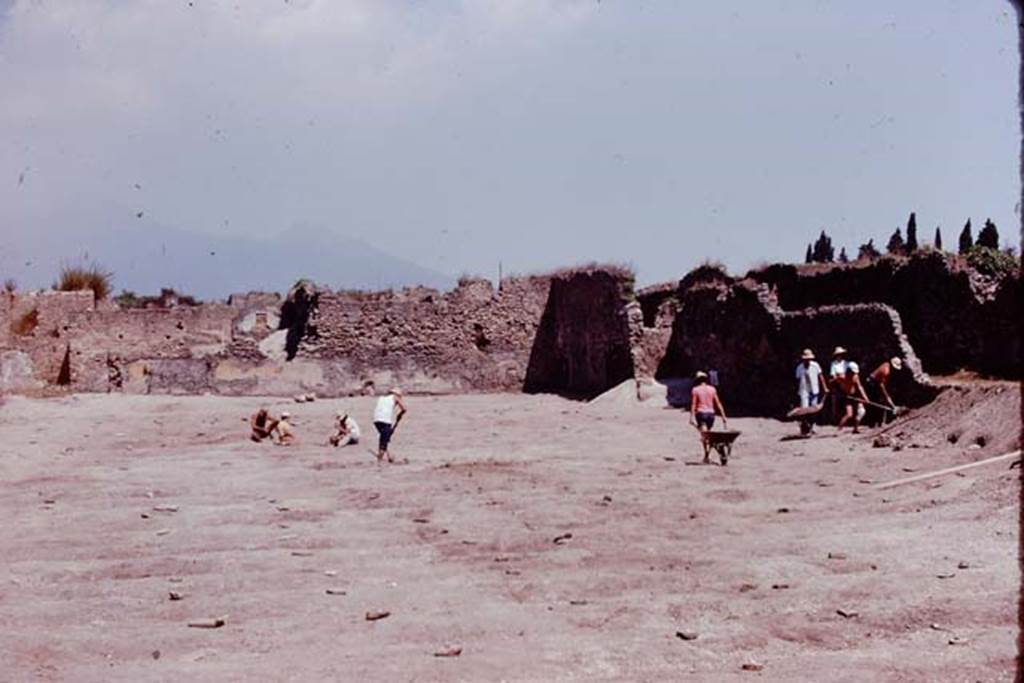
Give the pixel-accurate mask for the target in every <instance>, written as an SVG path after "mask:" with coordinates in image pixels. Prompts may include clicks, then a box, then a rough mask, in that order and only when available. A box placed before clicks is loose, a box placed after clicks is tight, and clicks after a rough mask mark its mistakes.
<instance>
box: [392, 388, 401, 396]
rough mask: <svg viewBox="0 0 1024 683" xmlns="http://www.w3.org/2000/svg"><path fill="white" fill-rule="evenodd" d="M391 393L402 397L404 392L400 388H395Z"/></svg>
mask: <svg viewBox="0 0 1024 683" xmlns="http://www.w3.org/2000/svg"><path fill="white" fill-rule="evenodd" d="M390 393H392V394H394V395H395V396H401V395H402V390H401V389H400V388H399V387H393V388H392V389H391V392H390Z"/></svg>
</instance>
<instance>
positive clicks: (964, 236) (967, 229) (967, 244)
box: [959, 218, 974, 254]
mask: <svg viewBox="0 0 1024 683" xmlns="http://www.w3.org/2000/svg"><path fill="white" fill-rule="evenodd" d="M973 246H974V235H973V234H972V233H971V219H970V218H968V219H967V222H966V223H964V229H963V230H961V231H960V249H959V252H960V253H961V254H966V253H967V252H969V251H970V250H971V247H973Z"/></svg>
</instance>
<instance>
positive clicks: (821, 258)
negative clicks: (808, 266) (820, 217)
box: [811, 230, 836, 263]
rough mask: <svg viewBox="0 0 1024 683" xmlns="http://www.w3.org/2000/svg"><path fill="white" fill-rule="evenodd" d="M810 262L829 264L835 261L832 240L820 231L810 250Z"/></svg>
mask: <svg viewBox="0 0 1024 683" xmlns="http://www.w3.org/2000/svg"><path fill="white" fill-rule="evenodd" d="M811 260H812V261H814V262H816V263H831V262H832V261H835V260H836V250H835V249H834V248H833V247H832V238H831V237H829V236H828V235H827V234H825V231H824V230H822V231H821V235H819V236H818V239H817V240H815V242H814V248H813V249H812V250H811Z"/></svg>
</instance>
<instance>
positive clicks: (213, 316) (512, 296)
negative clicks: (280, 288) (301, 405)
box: [0, 277, 550, 396]
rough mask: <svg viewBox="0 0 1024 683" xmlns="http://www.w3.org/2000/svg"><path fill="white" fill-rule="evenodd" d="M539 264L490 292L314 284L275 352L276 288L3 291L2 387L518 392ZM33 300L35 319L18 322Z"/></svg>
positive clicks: (542, 291)
mask: <svg viewBox="0 0 1024 683" xmlns="http://www.w3.org/2000/svg"><path fill="white" fill-rule="evenodd" d="M549 282H550V279H549V278H547V277H524V278H509V279H506V280H505V281H503V282H502V287H501V288H500V290H499V291H494V288H493V287H492V286H491V284H490V283H489V282H488V281H486V280H465V281H464V282H462V283H461V284H460V286H459V287H458V288H456V289H455V290H453V291H451V292H447V293H443V294H442V293H440V292H437V291H435V290H429V289H411V290H405V291H402V292H397V293H395V292H385V293H374V294H366V293H351V292H349V293H345V292H339V293H334V292H321V293H320V296H319V307H318V309H317V311H316V313H315V314H314V316H313V318H312V319H311V320H310V322H309V326H308V329H307V330H306V331H305V332H306V334H305V335H304V337H303V339H302V342H301V344H300V347H299V351H298V354H297V355H296V357H295V358H294V359H293V360H291V361H287V362H286V361H285V360H284V356H283V355H282V353H281V347H282V344H283V340H284V337H285V334H286V332H287V330H278V329H277V327H278V325H279V322H280V313H281V297H280V296H279V295H277V294H265V293H252V292H251V293H248V294H244V295H235V296H233V297H232V298H231V299H230V300H229V304H226V305H225V304H203V305H200V306H193V307H190V306H178V307H174V308H168V309H119V308H117V307H116V306H112V305H110V304H106V305H104V306H101V307H97V306H96V305H95V304H94V301H93V296H92V294H91V293H89V292H46V293H40V294H15V295H4V296H3V299H2V301H0V391H26V390H34V389H39V388H41V387H44V386H52V385H54V384H56V383H57V380H58V377H59V376H60V374H61V367H62V365H63V364H64V363H65V354H66V355H67V366H68V369H69V370H70V373H69V375H70V376H69V377H68V378H67V379H69V380H70V384H69V387H68V388H69V389H71V390H72V391H85V392H105V391H125V392H129V393H182V394H194V393H204V392H212V393H221V394H232V395H249V394H271V395H289V394H295V393H300V392H316V393H318V394H321V395H323V396H333V395H348V394H355V393H362V392H367V391H374V390H377V389H380V388H386V387H388V386H391V385H394V384H401V385H403V386H404V387H405V388H406V389H407V390H408V391H412V392H423V393H447V392H456V391H458V392H464V391H518V390H520V389H521V388H522V385H523V381H524V379H525V376H526V370H527V364H528V361H529V357H530V350H531V347H532V344H533V340H534V336H535V333H536V330H537V326H538V324H539V322H540V318H541V315H542V313H543V310H544V305H545V302H546V300H547V295H548V288H549ZM31 311H35V312H36V313H35V314H34V317H35V319H36V320H37V323H36V324H35V325H34V327H33V328H32V329H31V330H30V331H25V330H24V329H21V328H19V329H21V331H22V333H21V334H16V333H15V329H16V328H18V325H16V322H17V321H18V320H20V319H21V318H22V316H24V315H26V314H28V313H29V312H31Z"/></svg>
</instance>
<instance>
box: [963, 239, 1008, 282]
mask: <svg viewBox="0 0 1024 683" xmlns="http://www.w3.org/2000/svg"><path fill="white" fill-rule="evenodd" d="M967 263H968V265H970V266H971V267H972V268H974V269H975V270H976V271H978V272H979V273H982V274H983V275H991V276H993V277H1004V276H1006V275H1010V274H1012V273H1013V272H1014V271H1015V270H1017V268H1019V267H1020V263H1019V261H1018V260H1017V257H1016V256H1014V255H1013V254H1011V253H1009V252H1006V251H999V250H998V249H992V248H991V247H979V246H974V247H972V248H971V250H970V251H969V252H967Z"/></svg>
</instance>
